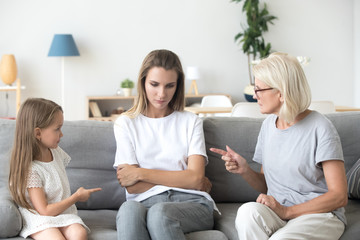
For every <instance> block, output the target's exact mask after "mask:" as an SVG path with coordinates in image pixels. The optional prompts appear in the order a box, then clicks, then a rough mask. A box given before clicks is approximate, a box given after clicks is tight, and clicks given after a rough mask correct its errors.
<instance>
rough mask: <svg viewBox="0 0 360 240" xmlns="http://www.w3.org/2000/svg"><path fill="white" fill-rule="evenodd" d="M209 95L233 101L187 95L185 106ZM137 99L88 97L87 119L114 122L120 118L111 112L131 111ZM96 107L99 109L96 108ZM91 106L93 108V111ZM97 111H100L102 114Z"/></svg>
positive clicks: (201, 95)
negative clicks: (119, 109) (120, 109)
mask: <svg viewBox="0 0 360 240" xmlns="http://www.w3.org/2000/svg"><path fill="white" fill-rule="evenodd" d="M208 95H225V96H227V97H229V98H230V99H231V96H230V95H227V94H199V95H195V94H190V95H185V105H186V106H190V105H192V104H194V103H201V99H202V98H203V97H205V96H208ZM135 98H136V96H129V97H125V96H116V95H113V96H89V97H87V119H89V120H97V121H114V120H115V119H116V117H118V116H112V115H111V112H112V111H113V110H115V109H118V108H120V107H122V108H123V109H124V110H125V111H126V110H128V109H130V108H131V107H132V106H133V104H134V102H135ZM92 102H94V103H96V104H94V103H92ZM91 105H92V106H91ZM94 105H96V106H97V107H94ZM90 106H91V108H93V109H92V110H91V108H90ZM97 109H99V110H100V114H99V111H97Z"/></svg>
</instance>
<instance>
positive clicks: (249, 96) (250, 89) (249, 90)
mask: <svg viewBox="0 0 360 240" xmlns="http://www.w3.org/2000/svg"><path fill="white" fill-rule="evenodd" d="M254 94H255V91H254V85H251V84H250V85H247V86H246V87H245V88H244V96H245V99H246V101H248V102H257V100H256V99H254V98H253V96H254Z"/></svg>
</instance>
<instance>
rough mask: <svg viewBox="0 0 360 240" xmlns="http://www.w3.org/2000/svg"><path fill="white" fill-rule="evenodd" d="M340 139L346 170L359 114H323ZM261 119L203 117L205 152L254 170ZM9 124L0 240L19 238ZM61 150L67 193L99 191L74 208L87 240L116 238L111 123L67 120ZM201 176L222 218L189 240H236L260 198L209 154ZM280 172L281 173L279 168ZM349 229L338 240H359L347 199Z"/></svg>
mask: <svg viewBox="0 0 360 240" xmlns="http://www.w3.org/2000/svg"><path fill="white" fill-rule="evenodd" d="M327 117H328V118H329V119H330V120H331V121H332V122H333V123H334V125H335V127H336V128H337V130H338V132H339V135H340V137H341V141H342V146H343V150H344V155H345V165H346V170H349V169H350V168H351V166H352V165H353V164H354V163H355V162H356V160H357V159H359V158H360V112H358V113H356V112H349V113H335V114H330V115H327ZM261 123H262V119H251V118H235V117H233V118H205V119H204V132H205V140H206V146H207V149H209V148H210V147H217V148H224V147H225V145H226V144H227V145H229V146H230V147H232V148H233V149H234V150H235V151H238V152H239V153H240V154H242V155H243V156H244V157H245V158H246V159H248V161H249V163H250V165H251V166H252V167H253V168H254V169H257V170H258V169H259V165H258V164H256V163H254V162H253V161H251V158H252V155H253V153H254V149H255V144H256V141H257V135H258V132H259V130H260V126H261ZM14 129H15V121H14V120H4V119H0V239H8V238H11V237H13V238H11V239H21V238H19V237H17V234H18V233H19V231H20V229H21V217H20V215H19V212H18V210H17V207H16V206H15V204H14V203H13V201H12V200H11V198H10V195H9V192H8V189H7V181H8V180H7V178H8V169H9V165H8V161H9V156H10V149H11V146H12V143H13V136H14ZM63 133H64V137H63V138H62V140H61V143H60V146H61V147H62V148H63V149H64V150H65V151H66V152H67V153H68V154H69V155H70V156H71V157H72V161H71V163H70V165H69V166H68V168H67V174H68V177H69V181H70V185H71V189H72V191H74V190H76V189H77V188H78V187H80V186H84V187H86V188H92V187H102V188H103V190H102V191H101V192H97V193H94V194H93V195H92V196H91V197H90V199H89V200H88V201H87V202H85V203H77V207H78V209H79V215H80V216H81V217H82V218H83V220H84V222H85V223H86V224H87V225H88V226H89V227H90V229H91V233H90V235H89V239H106V240H108V239H116V226H115V217H116V213H117V209H118V208H119V206H120V205H121V203H122V202H124V201H125V192H124V189H123V188H122V187H121V186H120V185H119V184H118V182H117V179H116V173H115V170H113V168H112V164H113V160H114V155H115V148H116V146H115V139H114V134H113V126H112V123H111V122H97V121H66V122H65V124H64V127H63ZM208 157H209V164H208V165H207V168H206V175H207V176H208V177H209V179H210V180H211V182H212V183H213V188H212V191H211V193H210V194H211V195H212V197H213V198H214V200H215V201H216V202H217V206H218V208H219V210H220V212H221V215H219V214H217V213H214V214H215V225H214V230H211V231H202V232H194V233H190V234H187V238H188V239H190V240H195V239H196V240H197V239H198V240H201V239H214V240H221V239H231V240H235V239H237V233H236V231H235V226H234V220H235V216H236V212H237V208H238V207H239V206H240V205H241V203H244V202H247V201H254V200H255V199H256V197H257V195H258V194H259V193H258V192H256V191H255V190H253V189H252V188H251V187H250V186H249V185H248V184H247V183H246V182H245V181H244V180H243V179H242V178H241V177H240V176H238V175H234V174H230V173H228V172H227V171H226V170H225V168H224V163H223V161H222V160H221V159H220V158H219V156H217V155H215V154H214V153H212V152H209V151H208ZM279 171H281V169H279ZM346 216H347V219H348V223H349V224H348V226H347V227H346V230H345V233H344V234H343V236H342V237H341V239H359V238H360V237H359V236H360V200H349V203H348V206H347V207H346Z"/></svg>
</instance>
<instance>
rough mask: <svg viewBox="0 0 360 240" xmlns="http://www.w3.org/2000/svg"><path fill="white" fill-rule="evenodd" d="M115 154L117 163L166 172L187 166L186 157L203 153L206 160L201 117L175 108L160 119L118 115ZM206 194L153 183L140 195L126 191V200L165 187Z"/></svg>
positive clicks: (164, 189) (149, 195)
mask: <svg viewBox="0 0 360 240" xmlns="http://www.w3.org/2000/svg"><path fill="white" fill-rule="evenodd" d="M114 132H115V138H116V144H117V149H116V155H115V163H114V168H115V169H116V168H117V166H118V165H119V164H125V163H127V164H138V165H139V166H140V167H141V168H147V169H158V170H167V171H181V170H185V169H187V164H188V157H189V156H191V155H202V156H204V157H205V160H206V163H207V161H208V160H207V156H206V149H205V139H204V132H203V124H202V120H201V119H200V118H199V117H198V116H196V115H195V114H193V113H190V112H185V111H184V112H178V111H174V112H173V113H172V114H170V115H168V116H166V117H163V118H148V117H146V116H144V115H142V114H139V115H138V116H137V117H135V118H129V117H127V116H120V117H119V118H118V119H117V120H116V122H115V124H114ZM170 189H173V190H177V191H180V192H187V193H192V194H198V195H202V196H205V197H206V198H207V199H209V200H211V201H213V200H212V198H211V197H210V195H209V194H208V193H206V192H202V191H197V190H189V189H181V188H173V187H167V186H162V185H156V186H154V187H153V188H151V189H149V190H148V191H146V192H144V193H140V194H129V193H128V192H126V196H127V200H135V201H143V200H145V199H147V198H149V197H151V196H154V195H157V194H160V193H162V192H165V191H167V190H170Z"/></svg>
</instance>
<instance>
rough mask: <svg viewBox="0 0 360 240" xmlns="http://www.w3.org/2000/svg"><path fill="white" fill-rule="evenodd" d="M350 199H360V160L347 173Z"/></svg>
mask: <svg viewBox="0 0 360 240" xmlns="http://www.w3.org/2000/svg"><path fill="white" fill-rule="evenodd" d="M346 178H347V181H348V195H349V198H357V199H360V159H359V160H357V162H356V163H355V164H354V166H353V167H352V168H351V169H350V170H349V171H348V172H347V173H346Z"/></svg>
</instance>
